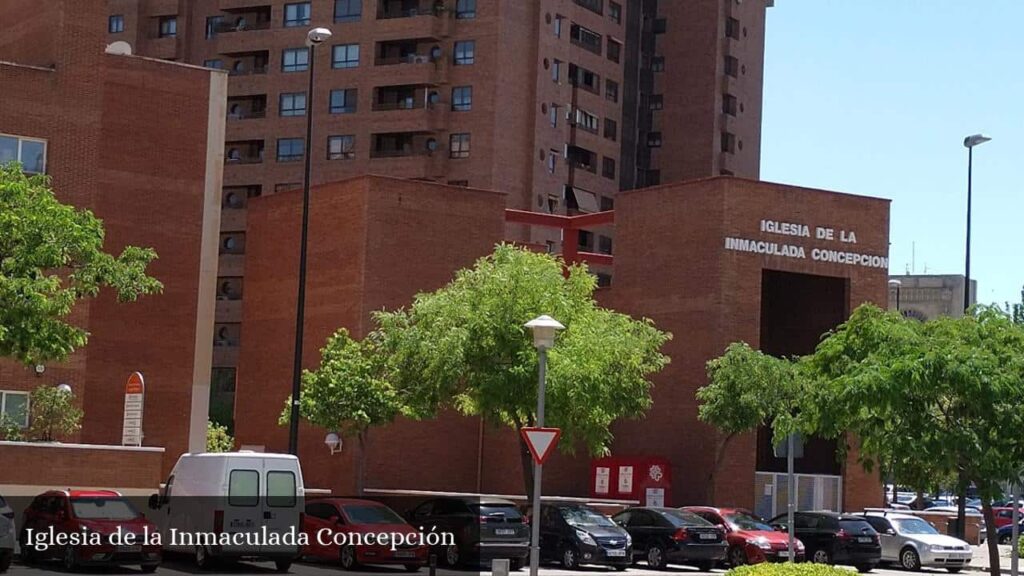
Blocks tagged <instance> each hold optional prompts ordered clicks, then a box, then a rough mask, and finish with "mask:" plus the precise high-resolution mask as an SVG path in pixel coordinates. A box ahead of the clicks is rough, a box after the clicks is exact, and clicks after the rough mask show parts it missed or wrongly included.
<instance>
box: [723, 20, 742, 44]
mask: <svg viewBox="0 0 1024 576" xmlns="http://www.w3.org/2000/svg"><path fill="white" fill-rule="evenodd" d="M725 35H726V37H728V38H732V39H734V40H739V39H740V21H739V20H737V19H735V18H726V20H725Z"/></svg>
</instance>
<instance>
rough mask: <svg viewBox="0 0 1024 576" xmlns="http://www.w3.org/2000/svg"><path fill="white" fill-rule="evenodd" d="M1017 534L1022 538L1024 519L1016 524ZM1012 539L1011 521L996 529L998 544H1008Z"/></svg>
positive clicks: (1023, 534)
mask: <svg viewBox="0 0 1024 576" xmlns="http://www.w3.org/2000/svg"><path fill="white" fill-rule="evenodd" d="M1017 534H1018V536H1019V537H1021V538H1024V521H1022V522H1020V523H1019V524H1017ZM1012 540H1013V522H1010V523H1009V524H1004V525H1002V526H1000V527H999V529H998V530H996V542H999V543H1000V544H1009V543H1010V542H1011V541H1012Z"/></svg>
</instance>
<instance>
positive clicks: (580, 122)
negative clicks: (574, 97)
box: [574, 108, 601, 134]
mask: <svg viewBox="0 0 1024 576" xmlns="http://www.w3.org/2000/svg"><path fill="white" fill-rule="evenodd" d="M574 116H575V118H576V127H577V128H579V129H580V130H583V131H585V132H590V133H591V134H597V133H599V132H600V131H601V119H600V118H598V117H597V114H593V113H591V112H587V111H586V110H584V109H582V108H577V109H576V114H574Z"/></svg>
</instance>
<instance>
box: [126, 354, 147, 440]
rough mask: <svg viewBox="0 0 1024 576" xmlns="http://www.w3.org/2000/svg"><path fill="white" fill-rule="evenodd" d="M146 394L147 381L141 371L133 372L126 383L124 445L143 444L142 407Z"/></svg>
mask: <svg viewBox="0 0 1024 576" xmlns="http://www.w3.org/2000/svg"><path fill="white" fill-rule="evenodd" d="M145 396H146V381H145V380H143V378H142V373H141V372H132V374H131V376H129V377H128V381H127V382H126V383H125V385H124V424H123V427H122V431H121V445H122V446H142V407H143V401H144V399H145Z"/></svg>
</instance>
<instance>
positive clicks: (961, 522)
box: [956, 469, 967, 540]
mask: <svg viewBox="0 0 1024 576" xmlns="http://www.w3.org/2000/svg"><path fill="white" fill-rule="evenodd" d="M956 497H957V503H956V527H957V532H958V533H957V535H956V537H957V538H959V539H961V540H963V539H964V534H965V531H964V530H965V528H967V526H966V524H967V477H966V475H965V474H964V471H963V470H962V469H961V470H960V473H959V475H958V476H957V481H956Z"/></svg>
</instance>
